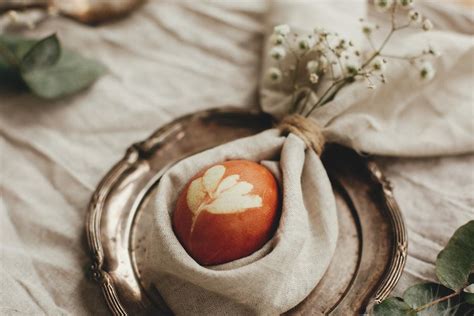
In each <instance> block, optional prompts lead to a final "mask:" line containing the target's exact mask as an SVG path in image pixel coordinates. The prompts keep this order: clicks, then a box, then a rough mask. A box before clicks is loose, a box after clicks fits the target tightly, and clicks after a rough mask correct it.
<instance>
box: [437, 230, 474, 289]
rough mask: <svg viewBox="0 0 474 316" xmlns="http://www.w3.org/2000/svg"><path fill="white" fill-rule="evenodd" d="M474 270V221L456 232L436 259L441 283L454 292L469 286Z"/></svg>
mask: <svg viewBox="0 0 474 316" xmlns="http://www.w3.org/2000/svg"><path fill="white" fill-rule="evenodd" d="M473 268H474V221H470V222H468V223H467V224H465V225H463V226H461V227H460V228H458V230H456V232H455V233H454V235H453V236H452V237H451V239H450V240H449V242H448V244H447V245H446V247H445V248H444V249H443V250H442V251H441V252H440V253H439V254H438V257H437V259H436V275H437V277H438V279H439V280H440V282H441V283H442V284H443V285H445V286H446V287H448V288H450V289H453V290H460V289H462V288H463V287H464V286H466V285H467V281H468V277H469V273H470V272H471V271H472V270H473Z"/></svg>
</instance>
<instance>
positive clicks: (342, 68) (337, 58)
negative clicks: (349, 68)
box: [324, 38, 344, 75]
mask: <svg viewBox="0 0 474 316" xmlns="http://www.w3.org/2000/svg"><path fill="white" fill-rule="evenodd" d="M324 42H325V43H326V46H327V47H328V49H329V50H330V51H331V52H332V53H333V55H334V56H335V57H336V60H337V63H338V64H339V68H341V74H342V75H344V67H343V66H342V61H341V59H340V58H339V56H338V54H337V53H336V52H335V51H334V49H333V48H332V47H331V45H329V41H328V39H327V38H325V39H324Z"/></svg>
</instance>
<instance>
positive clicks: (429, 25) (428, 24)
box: [422, 19, 433, 31]
mask: <svg viewBox="0 0 474 316" xmlns="http://www.w3.org/2000/svg"><path fill="white" fill-rule="evenodd" d="M422 27H423V30H425V31H431V30H432V29H433V23H431V21H430V20H428V19H425V20H424V21H423V24H422Z"/></svg>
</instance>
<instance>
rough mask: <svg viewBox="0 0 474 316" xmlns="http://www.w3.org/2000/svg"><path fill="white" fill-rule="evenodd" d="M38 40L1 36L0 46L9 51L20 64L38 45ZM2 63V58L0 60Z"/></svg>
mask: <svg viewBox="0 0 474 316" xmlns="http://www.w3.org/2000/svg"><path fill="white" fill-rule="evenodd" d="M37 42H38V41H37V40H34V39H29V38H22V37H18V36H12V35H7V34H1V35H0V46H1V47H3V48H4V49H7V50H8V51H9V52H10V53H11V54H12V55H13V56H14V57H15V58H16V59H17V61H18V62H20V61H21V60H22V59H23V57H24V56H25V55H26V53H28V51H30V50H31V48H32V47H33V46H34V45H35V44H36V43H37ZM0 61H1V58H0Z"/></svg>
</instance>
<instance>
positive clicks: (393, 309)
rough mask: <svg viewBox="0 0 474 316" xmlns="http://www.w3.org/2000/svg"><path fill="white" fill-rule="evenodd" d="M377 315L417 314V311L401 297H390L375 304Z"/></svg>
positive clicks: (412, 315) (408, 315) (411, 315)
mask: <svg viewBox="0 0 474 316" xmlns="http://www.w3.org/2000/svg"><path fill="white" fill-rule="evenodd" d="M374 315H375V316H415V315H416V311H415V310H414V309H412V308H411V307H410V306H408V304H407V303H405V302H404V301H403V300H402V299H401V298H399V297H390V298H388V299H386V300H384V301H383V302H382V303H380V304H378V305H375V307H374Z"/></svg>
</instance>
